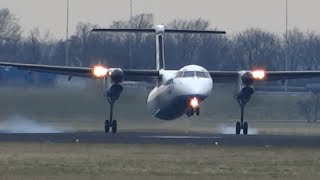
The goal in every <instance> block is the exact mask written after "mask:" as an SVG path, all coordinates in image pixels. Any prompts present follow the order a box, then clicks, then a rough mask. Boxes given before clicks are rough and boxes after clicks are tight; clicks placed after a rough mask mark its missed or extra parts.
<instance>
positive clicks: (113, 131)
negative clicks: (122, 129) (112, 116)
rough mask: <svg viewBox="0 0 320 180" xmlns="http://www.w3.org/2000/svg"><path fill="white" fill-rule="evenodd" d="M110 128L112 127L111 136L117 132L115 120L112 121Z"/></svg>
mask: <svg viewBox="0 0 320 180" xmlns="http://www.w3.org/2000/svg"><path fill="white" fill-rule="evenodd" d="M111 127H112V133H113V134H115V133H117V130H118V123H117V120H113V121H112V123H111Z"/></svg>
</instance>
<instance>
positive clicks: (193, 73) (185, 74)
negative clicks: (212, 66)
mask: <svg viewBox="0 0 320 180" xmlns="http://www.w3.org/2000/svg"><path fill="white" fill-rule="evenodd" d="M194 76H195V71H184V72H183V77H194Z"/></svg>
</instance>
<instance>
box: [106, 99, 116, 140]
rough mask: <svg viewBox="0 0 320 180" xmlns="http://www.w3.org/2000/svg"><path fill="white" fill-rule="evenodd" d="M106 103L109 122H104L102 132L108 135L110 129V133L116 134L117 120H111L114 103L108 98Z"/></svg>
mask: <svg viewBox="0 0 320 180" xmlns="http://www.w3.org/2000/svg"><path fill="white" fill-rule="evenodd" d="M108 102H109V104H110V112H109V113H110V117H109V120H106V121H105V124H104V130H105V132H106V133H109V130H110V128H111V130H112V133H114V134H115V133H117V129H118V123H117V120H114V119H113V106H114V103H115V100H112V99H111V98H108Z"/></svg>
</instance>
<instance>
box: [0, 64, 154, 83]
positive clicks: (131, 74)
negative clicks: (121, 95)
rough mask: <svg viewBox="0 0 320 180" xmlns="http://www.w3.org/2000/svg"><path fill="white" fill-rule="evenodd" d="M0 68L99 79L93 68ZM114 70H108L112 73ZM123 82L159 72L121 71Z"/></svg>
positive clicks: (24, 65)
mask: <svg viewBox="0 0 320 180" xmlns="http://www.w3.org/2000/svg"><path fill="white" fill-rule="evenodd" d="M0 66H4V67H9V68H17V69H21V70H27V71H35V72H45V73H53V74H59V75H67V76H75V77H87V78H99V77H97V76H96V75H94V70H95V67H71V66H52V65H40V64H20V63H10V62H0ZM113 69H114V68H110V69H109V70H110V72H112V70H113ZM122 71H123V74H124V79H125V80H144V78H152V77H158V75H159V71H157V70H144V69H141V70H140V69H122Z"/></svg>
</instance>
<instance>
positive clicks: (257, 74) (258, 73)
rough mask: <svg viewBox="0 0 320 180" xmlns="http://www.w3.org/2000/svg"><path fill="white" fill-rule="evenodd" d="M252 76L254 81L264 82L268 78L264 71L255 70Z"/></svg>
mask: <svg viewBox="0 0 320 180" xmlns="http://www.w3.org/2000/svg"><path fill="white" fill-rule="evenodd" d="M252 76H253V78H254V79H257V80H262V79H264V78H265V77H266V72H265V71H264V70H254V71H252Z"/></svg>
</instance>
